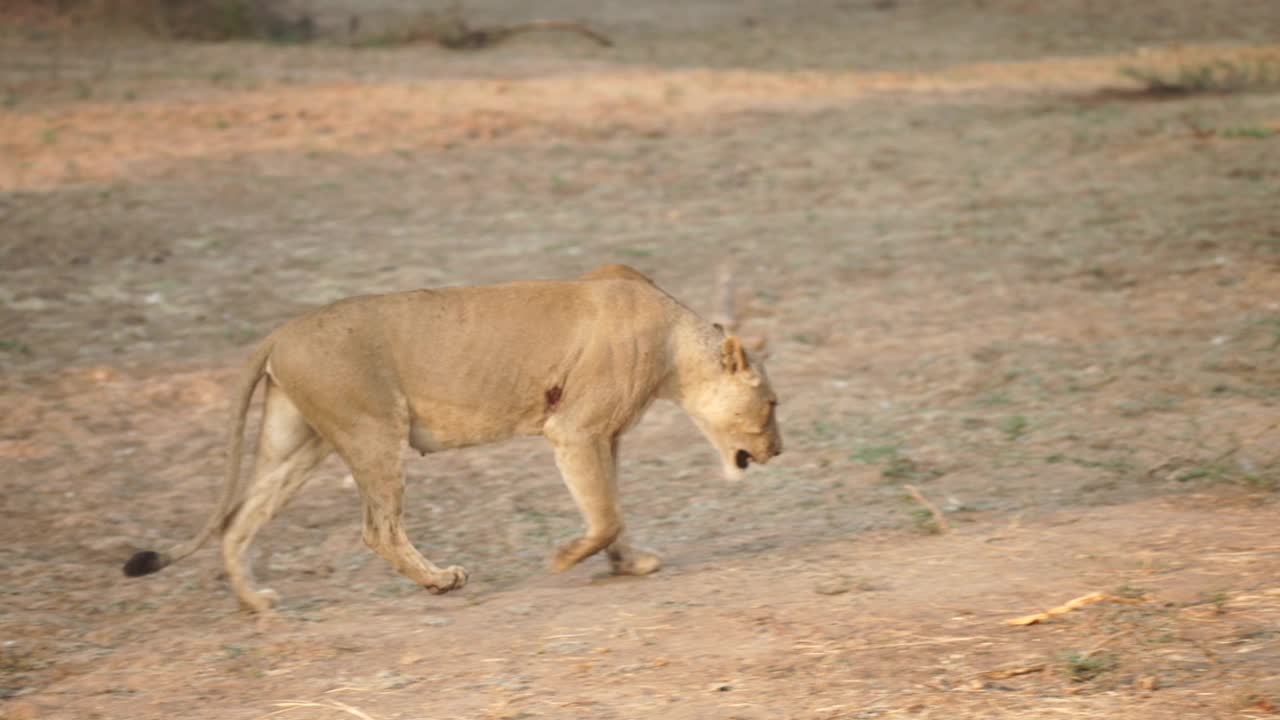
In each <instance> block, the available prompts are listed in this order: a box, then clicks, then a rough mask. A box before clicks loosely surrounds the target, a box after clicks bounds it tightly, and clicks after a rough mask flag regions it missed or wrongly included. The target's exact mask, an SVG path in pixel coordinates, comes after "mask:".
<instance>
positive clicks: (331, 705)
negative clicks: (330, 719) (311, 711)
mask: <svg viewBox="0 0 1280 720" xmlns="http://www.w3.org/2000/svg"><path fill="white" fill-rule="evenodd" d="M275 706H276V707H278V708H280V709H279V710H275V711H273V712H269V713H267V714H266V715H262V716H260V717H259V718H258V720H263V719H264V718H269V717H272V716H274V715H279V714H281V713H287V712H290V711H293V710H298V709H300V708H324V709H326V710H337V711H339V712H344V713H346V714H348V715H351V716H353V717H357V718H360V720H374V718H373V717H372V716H370V715H369V714H367V713H366V712H364V711H363V710H361V709H360V708H355V707H351V706H350V705H348V704H346V703H344V702H339V701H337V700H325V701H324V702H307V701H302V700H287V701H285V702H278V703H275Z"/></svg>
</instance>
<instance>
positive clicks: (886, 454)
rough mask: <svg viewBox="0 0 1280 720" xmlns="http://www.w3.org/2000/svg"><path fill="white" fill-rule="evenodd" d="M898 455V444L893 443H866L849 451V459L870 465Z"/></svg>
mask: <svg viewBox="0 0 1280 720" xmlns="http://www.w3.org/2000/svg"><path fill="white" fill-rule="evenodd" d="M897 456H898V446H897V444H893V445H864V446H863V447H860V448H856V449H855V450H854V451H853V452H851V453H849V459H850V460H853V461H854V462H860V463H866V464H868V465H870V464H873V463H878V462H880V461H881V460H884V459H886V458H895V457H897Z"/></svg>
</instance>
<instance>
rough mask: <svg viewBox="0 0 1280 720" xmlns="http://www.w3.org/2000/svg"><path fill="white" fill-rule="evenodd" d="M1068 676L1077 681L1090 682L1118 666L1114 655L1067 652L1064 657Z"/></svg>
mask: <svg viewBox="0 0 1280 720" xmlns="http://www.w3.org/2000/svg"><path fill="white" fill-rule="evenodd" d="M1063 661H1064V662H1065V663H1066V670H1067V676H1068V677H1070V678H1071V679H1072V680H1074V681H1075V682H1088V681H1089V680H1092V679H1094V678H1096V677H1098V676H1099V675H1101V674H1102V673H1104V672H1107V671H1108V670H1110V669H1112V668H1114V667H1115V666H1116V659H1115V656H1114V655H1108V654H1102V653H1099V654H1092V655H1091V654H1089V653H1075V652H1072V653H1067V654H1066V655H1065V656H1064V657H1063Z"/></svg>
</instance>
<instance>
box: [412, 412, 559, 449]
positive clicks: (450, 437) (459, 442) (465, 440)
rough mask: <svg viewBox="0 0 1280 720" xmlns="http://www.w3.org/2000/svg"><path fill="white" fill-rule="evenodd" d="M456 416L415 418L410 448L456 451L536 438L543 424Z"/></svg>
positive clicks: (499, 418)
mask: <svg viewBox="0 0 1280 720" xmlns="http://www.w3.org/2000/svg"><path fill="white" fill-rule="evenodd" d="M450 415H452V417H444V418H442V417H434V418H431V419H427V418H424V417H421V416H418V417H414V418H413V419H412V421H411V422H410V425H409V446H410V447H412V448H413V449H414V450H417V451H418V452H420V453H422V454H424V455H425V454H427V453H433V452H440V451H441V450H451V449H454V448H464V447H471V446H473V445H487V444H489V443H496V442H501V441H502V440H507V439H510V438H513V437H517V436H524V435H536V434H538V433H539V432H540V431H541V427H540V423H537V422H527V421H525V419H524V418H519V417H514V418H513V417H500V416H494V415H474V414H473V415H469V416H463V415H461V414H450Z"/></svg>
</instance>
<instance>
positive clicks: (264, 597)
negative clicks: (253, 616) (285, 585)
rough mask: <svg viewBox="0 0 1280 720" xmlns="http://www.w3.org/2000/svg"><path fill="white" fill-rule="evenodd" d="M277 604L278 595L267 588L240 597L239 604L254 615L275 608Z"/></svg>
mask: <svg viewBox="0 0 1280 720" xmlns="http://www.w3.org/2000/svg"><path fill="white" fill-rule="evenodd" d="M278 602H280V593H278V592H276V591H275V590H271V589H267V588H264V589H262V590H257V591H254V592H252V593H250V594H249V595H242V596H240V604H241V605H243V606H244V608H245V609H246V610H248V611H249V612H255V613H263V612H266V611H268V610H270V609H271V608H272V607H275V605H276V603H278Z"/></svg>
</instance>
